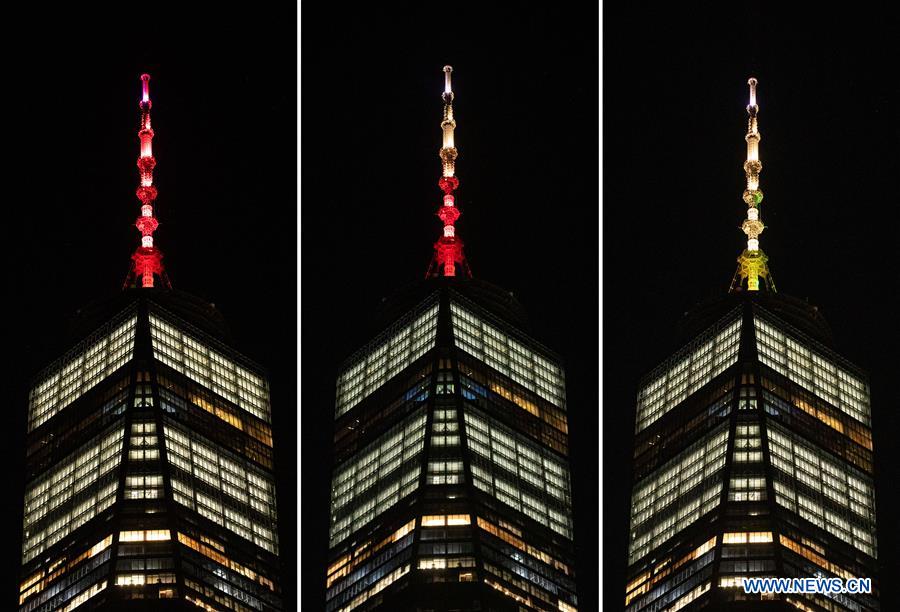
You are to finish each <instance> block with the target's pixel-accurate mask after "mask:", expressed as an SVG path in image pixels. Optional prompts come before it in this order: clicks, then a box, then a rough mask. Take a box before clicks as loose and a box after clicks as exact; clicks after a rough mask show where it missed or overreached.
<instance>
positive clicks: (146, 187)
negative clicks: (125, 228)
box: [125, 74, 171, 289]
mask: <svg viewBox="0 0 900 612" xmlns="http://www.w3.org/2000/svg"><path fill="white" fill-rule="evenodd" d="M141 85H142V89H141V93H142V95H141V102H140V109H141V127H140V130H139V131H138V139H139V140H140V142H141V154H140V157H138V161H137V166H138V170H139V171H140V177H141V184H140V186H138V188H137V191H136V192H135V193H136V195H137V197H138V199H139V200H140V201H141V216H140V217H138V219H137V221H135V223H134V225H135V227H137V229H138V231H139V232H140V233H141V246H139V247H138V248H137V249H136V250H135V252H134V254H133V255H132V256H131V262H132V263H131V270H130V271H129V272H128V277H127V278H126V279H125V287H126V288H127V287H132V286H138V282H140V286H141V287H145V288H151V287H153V286H154V285H155V281H154V275H155V276H158V277H159V279H160V282H161V283H162V285H163V286H164V287H166V288H167V289H171V285H170V283H169V278H168V276H167V275H166V273H165V268H164V267H163V264H162V258H163V254H162V251H160V250H159V249H158V248H156V246H154V244H153V232H155V231H156V228H157V227H159V221H157V220H156V217H154V216H153V202H154V201H155V200H156V195H157V192H156V187H154V186H153V168H155V167H156V158H154V157H153V128H152V127H151V126H150V108H151V107H152V106H153V103H152V102H150V75H149V74H142V75H141Z"/></svg>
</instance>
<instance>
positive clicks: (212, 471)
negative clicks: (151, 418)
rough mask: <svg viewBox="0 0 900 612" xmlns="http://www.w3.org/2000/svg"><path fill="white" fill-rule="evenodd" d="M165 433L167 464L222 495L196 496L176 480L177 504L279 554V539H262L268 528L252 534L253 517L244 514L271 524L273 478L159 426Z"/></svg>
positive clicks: (197, 493) (274, 516)
mask: <svg viewBox="0 0 900 612" xmlns="http://www.w3.org/2000/svg"><path fill="white" fill-rule="evenodd" d="M163 433H164V436H165V441H166V453H167V456H168V459H169V463H171V464H172V465H174V466H176V467H177V468H179V469H180V470H182V471H184V472H185V473H186V474H188V475H191V476H193V477H194V478H196V479H197V480H199V481H200V482H203V483H204V484H206V485H207V486H209V487H212V488H213V489H215V490H216V491H219V492H221V493H224V495H222V496H221V498H220V499H214V498H212V497H210V496H209V495H207V494H205V493H203V492H202V491H200V490H195V489H194V488H193V487H192V486H191V485H190V484H188V482H186V481H183V480H181V479H180V478H179V477H173V478H172V489H173V493H174V498H175V501H176V502H178V503H180V504H182V505H184V506H187V507H188V508H191V509H192V510H196V511H197V512H198V513H199V514H201V515H203V516H205V517H207V518H208V519H210V520H212V521H214V522H216V523H217V524H219V525H222V526H224V527H226V528H227V529H230V530H231V531H234V532H235V533H237V534H238V535H241V536H242V537H245V538H246V539H248V540H250V541H251V542H253V543H254V544H256V545H258V546H261V547H262V548H264V549H266V550H268V551H269V552H273V553H277V547H278V541H277V537H275V536H274V535H272V536H271V537H268V536H265V535H264V534H265V533H270V534H271V533H272V532H271V530H269V529H267V528H266V529H265V531H264V532H257V531H256V530H254V529H252V528H251V526H252V525H258V524H259V521H258V519H251V518H250V516H251V515H250V514H249V513H247V512H246V508H247V507H250V508H253V509H254V510H256V511H257V512H258V513H259V514H261V515H262V516H264V517H266V518H267V519H268V521H269V523H268V524H271V525H274V524H275V522H276V520H277V511H276V507H275V483H274V481H273V480H272V478H271V477H270V476H268V475H267V474H263V473H262V472H258V471H257V470H255V469H253V468H252V467H251V466H250V465H249V464H244V463H242V462H240V461H238V460H236V459H234V458H231V457H230V456H228V455H226V454H224V453H220V452H218V451H217V450H216V449H215V448H214V447H212V446H211V445H207V444H204V443H202V442H199V441H197V440H194V439H190V438H188V436H187V435H186V434H185V433H184V432H183V431H181V430H179V429H177V428H175V427H171V426H169V425H168V424H166V425H163ZM176 481H177V483H178V484H177V485H176V484H175V483H176ZM260 529H262V527H261V526H260Z"/></svg>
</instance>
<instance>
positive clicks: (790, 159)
mask: <svg viewBox="0 0 900 612" xmlns="http://www.w3.org/2000/svg"><path fill="white" fill-rule="evenodd" d="M223 6H224V5H212V4H210V5H207V6H205V7H204V10H202V11H200V10H196V11H195V12H194V13H190V12H189V11H187V10H177V9H176V8H174V7H171V6H166V7H162V6H159V7H152V8H151V7H148V8H147V10H146V11H145V12H143V13H138V12H137V11H134V12H128V13H125V12H122V13H115V12H113V11H104V12H103V13H102V14H100V13H99V12H97V14H91V13H90V12H79V13H77V14H75V13H74V12H73V14H70V15H69V14H60V13H54V14H53V15H52V17H51V16H50V15H31V16H30V17H29V19H24V20H22V21H21V23H20V25H21V29H20V32H21V33H22V34H23V35H24V36H25V38H26V39H27V44H23V45H20V46H18V47H17V48H16V49H14V50H10V52H8V53H7V54H6V55H5V57H6V58H7V60H8V65H7V66H6V68H5V70H4V75H3V81H4V95H3V96H2V98H0V110H2V116H3V117H4V143H5V149H6V151H7V155H6V156H5V159H4V165H3V168H2V170H0V176H2V177H3V179H4V180H3V183H2V184H3V188H2V189H3V192H4V194H5V195H4V202H5V205H4V207H3V210H4V221H3V228H4V229H5V231H4V232H3V238H4V240H3V243H4V247H5V261H6V263H7V265H6V274H7V276H6V283H5V286H6V295H7V296H8V297H7V299H6V305H7V311H8V314H7V316H6V317H5V318H4V331H5V334H4V337H5V339H6V343H5V344H6V351H5V355H6V363H5V365H6V368H5V371H6V373H7V380H6V384H5V385H3V393H4V398H3V399H4V400H5V405H6V409H7V414H8V415H11V416H10V418H8V419H7V421H6V427H7V429H8V430H9V431H11V432H12V433H10V434H8V436H7V438H6V440H7V444H4V452H5V453H6V457H5V458H6V465H9V466H12V468H11V469H10V475H9V477H8V481H7V497H8V500H9V503H8V504H7V508H8V513H7V521H8V522H7V524H8V525H11V527H10V528H8V529H7V530H6V531H5V536H4V538H5V540H4V547H3V550H4V551H5V554H4V560H5V562H6V565H7V567H8V568H9V569H8V571H7V572H6V574H5V575H6V576H7V577H8V579H7V581H6V586H5V587H4V591H3V594H2V601H4V602H8V604H6V605H3V604H0V608H3V609H6V608H9V609H12V608H13V607H14V605H15V604H13V597H16V596H17V593H18V562H19V558H20V551H21V518H22V508H21V503H20V498H21V493H22V491H23V488H24V482H23V479H22V469H21V466H22V461H23V459H24V449H23V447H22V442H23V432H24V430H25V406H26V393H27V389H28V384H29V382H30V379H31V377H32V376H33V375H34V374H35V373H36V372H37V371H38V370H39V369H40V368H41V367H43V366H44V365H46V363H48V362H49V361H50V360H52V359H53V358H55V357H57V356H58V355H59V354H61V353H62V352H64V351H65V350H66V348H68V346H67V343H66V341H65V339H64V332H65V329H66V326H67V323H68V321H69V320H70V319H71V318H72V316H73V315H74V314H75V312H76V310H77V309H78V308H79V307H81V306H83V305H85V304H87V303H89V302H91V301H93V300H95V299H97V298H100V297H103V296H105V295H113V294H115V293H116V292H117V291H118V289H119V287H120V286H121V283H122V281H123V279H124V276H125V273H126V272H127V269H128V266H127V264H128V257H129V255H130V253H131V252H132V251H133V249H134V247H135V245H136V243H137V240H138V238H137V232H136V231H135V229H134V228H133V227H132V225H131V224H132V223H133V220H134V218H135V216H136V215H137V213H138V202H137V200H136V198H135V197H134V195H133V194H134V189H135V186H136V184H137V169H136V167H135V160H136V158H137V154H138V142H137V137H136V130H137V125H138V109H137V102H138V96H139V87H140V83H139V80H138V77H139V75H140V74H141V73H142V72H145V71H147V72H150V73H151V74H152V75H153V81H152V82H151V94H152V98H153V103H154V107H153V127H154V129H155V130H156V134H157V135H156V138H155V139H154V154H155V155H156V157H157V159H158V166H157V169H156V172H155V179H156V180H155V182H156V184H157V185H158V187H159V190H160V196H159V200H158V209H157V210H158V216H159V218H160V221H161V227H160V229H159V230H158V232H157V234H156V236H157V242H158V244H159V246H160V247H161V248H162V249H163V251H164V252H165V254H166V262H167V264H168V270H169V273H170V275H171V278H172V281H173V284H174V285H175V286H176V287H177V288H179V289H182V290H185V291H188V292H191V293H194V294H196V295H199V296H201V297H204V298H206V299H208V300H209V301H211V302H214V303H215V304H216V306H217V307H218V308H219V309H220V310H221V312H222V313H223V314H224V316H225V317H226V319H227V320H228V322H229V323H230V326H231V329H232V332H233V335H234V339H235V344H236V346H238V347H239V348H240V349H242V351H243V352H244V353H246V354H247V355H248V356H249V357H251V358H253V359H255V360H256V361H259V362H260V363H262V364H264V365H265V366H267V367H268V368H269V370H270V373H271V386H272V399H273V409H274V420H275V436H276V437H275V448H276V465H277V470H278V482H277V486H278V498H279V514H280V517H281V521H280V529H281V540H282V553H283V558H284V572H285V585H284V586H285V593H286V595H287V598H286V604H287V606H286V609H293V608H294V606H295V602H299V603H300V604H302V609H304V610H311V611H312V610H318V609H321V608H322V607H323V604H324V589H323V586H324V585H323V572H324V567H325V562H326V553H327V551H326V548H327V525H328V513H327V509H328V495H329V492H328V488H329V481H330V467H331V454H330V446H331V436H332V433H333V429H332V428H333V406H334V379H335V376H336V374H337V368H338V365H339V363H340V361H341V360H342V359H343V358H344V357H346V356H347V355H348V354H349V353H351V352H352V351H353V350H355V349H356V348H358V347H359V346H360V345H361V344H363V343H364V342H365V341H366V340H368V338H369V336H370V335H371V334H372V332H373V331H374V330H373V329H372V324H373V319H374V313H375V311H376V310H377V308H378V306H379V304H380V303H381V300H382V298H384V297H389V296H390V295H391V294H392V293H394V292H395V291H397V290H398V289H400V288H401V287H403V286H404V285H406V284H408V283H410V282H412V281H415V280H417V279H419V278H421V277H422V276H423V275H424V272H425V269H426V267H427V265H428V262H429V260H430V257H431V245H432V243H433V241H434V240H435V239H436V237H437V236H438V235H439V232H440V222H439V221H438V220H437V218H436V217H435V216H434V212H435V210H436V209H437V207H438V205H439V203H440V192H439V190H438V189H437V185H436V183H437V179H438V176H439V172H440V163H439V159H438V156H437V151H438V148H439V147H440V129H439V122H440V113H441V101H440V92H441V88H442V74H441V67H442V66H443V65H444V64H448V63H449V64H452V65H453V66H454V91H455V92H456V102H455V109H456V119H457V123H458V127H457V130H456V141H457V146H458V148H459V151H460V156H459V159H458V161H457V173H458V176H459V177H460V181H461V185H460V189H459V191H458V202H459V206H460V209H461V210H462V213H463V216H462V217H461V219H460V221H459V222H458V223H457V228H458V231H459V235H460V236H461V237H462V238H463V239H464V240H465V241H466V254H467V256H468V259H469V262H470V264H471V266H472V270H473V273H474V274H475V276H477V277H478V278H481V279H484V280H487V281H490V282H493V283H496V284H498V285H500V286H503V287H505V288H507V289H509V290H511V291H513V292H514V293H515V295H516V296H517V297H518V298H519V300H520V302H521V303H522V304H523V305H524V306H525V308H526V310H527V311H528V313H529V315H530V320H531V326H532V330H531V331H532V333H533V335H534V336H535V337H537V338H538V339H540V340H541V341H543V342H544V343H545V344H547V345H548V346H550V347H552V348H554V349H556V350H557V351H558V352H559V353H560V354H561V355H562V356H563V358H564V360H565V363H566V371H567V378H568V404H569V417H570V430H571V432H572V439H571V443H572V444H571V446H572V465H573V478H574V503H575V517H574V519H575V529H576V539H577V546H578V559H577V566H576V571H577V572H578V576H579V582H578V583H579V603H580V605H579V610H583V611H590V610H595V609H598V608H599V606H600V604H601V597H600V593H602V603H603V604H604V608H605V609H609V610H619V609H621V607H622V588H623V586H624V571H625V550H626V536H627V516H628V510H629V497H630V481H629V478H630V474H629V469H630V461H631V460H630V457H631V451H632V432H633V423H634V409H635V407H634V398H635V395H636V392H637V384H638V379H639V378H640V377H641V375H642V374H644V373H645V372H646V371H647V370H649V369H650V368H652V367H653V366H654V365H656V364H657V363H658V362H659V361H661V360H662V359H664V358H665V357H666V356H667V355H668V354H669V353H670V352H671V351H672V350H673V349H674V348H676V347H675V346H674V344H673V342H674V327H675V325H676V323H677V322H678V321H679V319H680V318H681V317H682V315H683V313H684V312H685V311H687V310H689V309H690V308H691V307H692V306H693V305H694V304H696V303H697V302H698V301H700V300H702V299H704V298H706V297H709V296H710V295H712V294H714V293H716V292H722V291H725V290H726V289H727V287H728V283H729V282H730V280H731V276H732V274H733V273H734V267H735V265H736V264H735V261H734V260H735V257H736V256H737V255H738V253H739V252H740V250H741V248H742V244H743V234H742V233H741V232H740V230H739V229H738V226H739V225H740V222H741V220H742V219H743V216H744V214H745V207H744V205H743V203H742V202H741V199H740V196H741V191H742V190H743V171H742V169H741V164H742V162H743V159H744V154H745V145H744V141H743V134H744V129H745V122H746V112H745V110H744V106H745V105H746V103H747V86H746V79H747V77H748V76H750V75H751V74H753V75H754V76H756V77H757V78H758V79H759V105H760V115H759V118H760V119H759V120H760V129H761V132H762V142H761V158H762V161H763V163H764V169H763V173H762V181H761V186H762V189H763V190H764V191H765V194H766V200H765V205H764V206H765V208H764V211H763V218H764V220H765V222H766V224H767V226H768V229H767V230H766V232H765V233H764V234H763V236H762V244H763V248H764V249H765V250H766V252H767V253H768V254H769V256H770V266H771V268H772V270H773V273H774V275H775V279H776V281H777V284H778V288H779V291H781V292H784V293H787V294H790V295H793V296H796V297H799V298H807V299H808V300H809V301H810V303H813V304H816V305H818V306H819V308H820V309H821V311H822V312H823V313H824V315H825V317H826V318H827V320H828V321H829V323H830V324H831V327H832V328H833V330H834V335H835V341H836V346H837V349H838V350H839V352H841V353H842V354H844V355H845V356H846V357H847V358H849V359H850V360H851V361H854V362H855V363H857V364H859V365H860V366H862V367H863V368H864V369H866V370H868V371H869V372H870V374H871V386H872V401H873V413H874V414H873V427H874V437H875V440H874V443H875V453H876V502H877V517H878V525H879V542H878V544H879V553H880V554H879V563H880V564H881V566H882V570H881V579H882V588H883V604H882V607H883V609H884V610H885V611H888V610H897V609H900V592H898V585H897V581H896V580H891V577H892V576H893V577H895V576H900V566H898V554H900V553H898V551H900V540H898V533H897V526H896V519H895V517H897V516H898V515H900V505H898V500H897V499H895V498H896V497H897V496H896V495H894V489H895V485H894V483H896V482H897V479H898V478H900V473H898V471H897V451H896V440H897V439H898V417H897V412H896V410H897V407H898V406H900V391H898V389H900V387H897V386H896V384H895V379H896V368H897V364H898V363H900V352H898V343H897V341H896V338H897V337H898V336H900V334H898V324H897V318H896V316H897V315H896V313H897V311H898V303H897V294H898V280H900V276H898V273H897V255H896V245H897V243H898V240H897V228H896V225H897V224H896V220H895V216H896V214H897V213H896V211H897V202H898V198H897V194H896V188H895V182H896V179H897V177H898V176H900V160H898V150H900V134H898V127H897V126H898V123H897V118H898V112H897V109H898V108H900V99H898V96H897V91H896V85H895V82H894V74H895V73H896V67H895V66H894V65H893V64H894V63H895V62H894V57H895V55H896V52H895V45H896V41H897V40H898V39H900V32H898V29H897V26H896V23H895V22H891V21H889V18H888V14H887V11H886V9H885V11H884V12H879V11H878V10H874V9H873V10H872V11H871V12H866V11H864V10H863V9H858V10H856V11H855V12H854V13H853V14H829V15H827V16H818V17H815V18H814V17H812V16H811V15H808V14H807V15H804V16H794V15H790V14H787V13H782V12H780V11H774V10H772V9H767V8H763V9H755V10H747V11H742V12H741V11H739V12H735V13H734V14H725V13H724V12H723V11H721V10H718V9H716V10H713V9H711V8H709V7H700V6H697V7H693V8H691V7H688V6H686V5H684V4H683V3H679V4H677V5H676V6H673V7H672V8H670V9H667V10H666V11H664V12H658V11H656V12H654V11H651V10H650V9H649V8H647V7H646V6H645V5H643V4H638V3H629V4H628V5H627V6H626V7H624V8H621V7H619V8H615V9H613V8H606V9H604V14H603V20H604V25H603V28H602V30H601V29H600V28H599V27H598V15H597V13H596V12H595V10H593V9H589V8H583V7H579V8H577V9H576V8H575V6H576V5H568V6H565V7H563V6H561V5H560V8H547V7H546V6H542V8H536V7H531V6H528V5H522V4H509V5H507V7H506V8H505V9H504V10H496V12H494V13H491V12H490V11H489V10H488V9H487V8H476V6H474V5H466V6H459V5H454V4H447V5H429V6H430V8H429V9H402V10H401V9H391V8H385V7H384V6H377V7H376V6H374V5H370V8H368V9H365V10H358V9H355V8H354V9H353V10H351V8H350V7H349V5H338V4H334V3H332V4H330V5H329V6H330V8H324V9H323V8H322V7H317V8H316V9H315V10H313V9H310V10H308V11H306V10H305V11H304V12H303V14H302V19H303V27H302V30H301V32H300V36H299V38H300V46H301V52H302V62H301V65H300V82H299V86H300V89H299V100H298V90H297V86H298V82H297V68H298V67H297V62H296V57H297V56H296V46H297V42H298V33H297V31H296V27H295V24H296V19H295V17H296V15H295V14H294V12H293V10H292V8H293V7H291V6H289V5H285V7H284V8H280V9H274V8H270V7H269V6H263V5H256V6H254V7H250V8H247V7H244V8H243V9H241V10H240V11H238V10H237V9H234V10H233V12H228V11H227V10H223V9H222V8H221V7H223ZM272 6H274V5H272ZM485 6H486V5H485ZM711 6H714V5H711ZM738 6H740V5H737V4H735V5H734V7H735V8H737V7H738ZM878 6H881V7H886V6H887V4H886V3H882V4H880V5H878ZM445 7H446V10H445V12H443V13H441V12H439V9H442V8H445ZM142 15H143V16H142ZM145 16H146V17H145ZM144 21H145V22H146V23H147V34H146V35H145V36H144V37H143V39H142V38H141V34H140V26H141V23H142V22H144ZM8 44H9V41H6V42H4V43H3V45H4V46H6V45H8ZM601 46H602V49H603V79H602V81H598V69H599V56H598V50H599V48H600V47H601ZM13 51H14V52H13ZM601 92H602V95H601ZM601 98H602V113H599V114H598V108H599V107H598V104H599V103H600V101H601ZM298 102H299V104H300V118H301V129H300V147H301V159H300V183H301V190H300V202H301V203H300V206H299V208H298V206H297V204H296V201H297V167H298V166H297V156H296V152H297V123H296V119H297V104H298ZM601 118H602V130H603V131H602V133H603V138H602V141H601V140H600V138H599V136H598V124H599V120H600V119H601ZM601 146H602V155H603V157H602V172H603V177H602V183H601V181H600V180H599V177H598V164H599V162H600V158H599V156H598V147H601ZM601 196H602V204H601V207H600V208H598V205H597V202H598V198H600V197H601ZM298 210H299V211H300V224H301V230H300V235H299V239H300V245H301V249H300V255H301V260H300V278H301V282H300V285H299V287H298V285H297V266H298V262H297V259H296V247H297V244H298V243H297V240H298V235H297V232H296V221H297V212H298ZM598 223H601V224H602V232H598ZM601 256H602V267H601V265H600V261H599V259H600V257H601ZM598 278H599V279H600V282H598ZM298 290H299V292H300V301H299V304H298V295H297V291H298ZM298 312H299V317H300V319H299V323H300V329H301V336H300V343H299V346H298V345H297V342H296V331H297V315H298ZM598 313H599V316H598ZM601 332H602V338H603V340H602V343H601V345H600V347H599V349H600V351H602V353H601V352H600V351H598V340H597V339H598V333H601ZM298 350H299V358H300V364H301V365H300V368H299V373H300V385H301V393H300V397H299V398H298V397H297V396H296V386H295V385H296V383H297V372H298V368H297V357H298ZM601 377H602V383H603V384H602V396H601V393H600V392H599V388H598V383H599V382H601ZM892 383H894V384H893V385H892ZM298 400H299V403H298ZM601 400H602V401H601ZM298 413H299V416H300V429H301V431H302V436H301V440H300V447H299V451H300V452H299V457H298V455H297V450H298V448H297V436H296V434H295V431H296V425H297V421H296V419H297V415H298ZM601 414H602V418H600V417H601ZM600 429H602V436H601V435H600V433H599V430H600ZM598 438H599V439H600V440H601V442H602V448H601V447H600V445H599V444H598ZM298 458H299V462H300V463H299V466H300V479H299V480H298V478H297V476H298V472H297V470H298V464H297V463H296V459H298ZM298 483H299V495H300V497H299V500H298V499H297V497H296V494H297V493H298V490H297V486H298ZM298 501H299V504H300V505H299V512H298ZM295 517H296V518H295ZM598 517H599V518H598ZM298 526H299V527H300V538H301V548H300V550H299V551H298V550H296V548H295V547H294V546H293V542H294V540H295V537H296V535H297V528H298ZM298 554H299V565H298ZM298 572H299V576H300V583H299V585H297V584H296V583H295V579H296V578H295V577H296V576H297V575H298ZM297 586H299V587H300V589H301V595H300V596H299V597H297V596H296V592H295V591H296V587H297Z"/></svg>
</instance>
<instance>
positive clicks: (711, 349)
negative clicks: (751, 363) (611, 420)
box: [635, 312, 741, 432]
mask: <svg viewBox="0 0 900 612" xmlns="http://www.w3.org/2000/svg"><path fill="white" fill-rule="evenodd" d="M740 339H741V318H740V317H739V316H737V313H736V312H732V313H729V314H728V315H726V317H725V318H723V319H722V321H720V322H719V323H716V324H715V325H714V326H712V327H711V328H710V329H709V330H707V331H706V332H704V333H703V334H701V335H700V336H699V337H698V338H697V339H696V340H695V341H694V342H692V343H691V344H689V345H687V346H685V347H684V348H682V349H681V350H679V351H678V352H677V353H675V354H674V355H673V356H672V357H670V358H669V360H668V361H666V362H665V363H664V364H663V365H661V366H659V367H658V368H656V370H654V371H653V372H651V373H650V374H649V375H648V377H647V379H648V380H649V381H650V382H649V383H647V384H646V385H645V386H644V387H643V388H642V389H641V391H640V392H639V393H638V398H637V423H636V427H635V432H639V431H641V430H643V429H646V428H647V427H649V426H650V425H651V424H652V423H653V422H654V421H656V420H657V419H659V418H660V417H661V416H663V415H664V414H665V413H667V412H668V411H669V410H671V409H672V408H674V407H675V406H677V405H678V404H679V403H681V402H682V401H684V400H685V399H687V397H688V396H689V395H690V394H692V393H694V392H695V391H697V390H699V389H700V387H702V386H703V385H705V384H706V383H708V382H709V381H710V380H712V379H713V378H715V377H716V376H718V375H719V374H721V373H722V372H724V371H725V370H726V369H727V368H728V367H729V366H731V365H732V364H733V363H735V362H736V361H737V358H738V348H739V347H740Z"/></svg>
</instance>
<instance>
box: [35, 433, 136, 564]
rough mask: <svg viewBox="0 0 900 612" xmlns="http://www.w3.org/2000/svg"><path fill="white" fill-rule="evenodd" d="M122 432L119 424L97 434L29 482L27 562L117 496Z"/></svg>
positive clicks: (109, 503) (104, 507)
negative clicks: (53, 467)
mask: <svg viewBox="0 0 900 612" xmlns="http://www.w3.org/2000/svg"><path fill="white" fill-rule="evenodd" d="M123 437H124V430H123V429H122V428H121V427H120V428H118V429H116V430H114V431H110V432H108V433H106V434H105V435H103V436H102V437H100V436H98V437H97V438H94V439H93V440H91V441H90V442H88V443H87V444H85V445H84V446H82V447H81V448H80V449H79V450H77V451H75V452H74V453H72V454H70V455H68V456H66V457H63V458H62V459H61V460H60V461H59V462H58V464H57V465H58V467H56V468H55V469H51V470H50V471H48V472H46V473H45V474H44V475H43V476H41V477H40V478H39V479H38V480H36V481H34V482H32V483H30V484H29V485H27V487H26V490H25V517H24V538H25V542H24V545H23V552H22V561H23V563H27V562H28V561H30V560H31V559H33V558H35V557H36V556H37V555H39V554H40V553H41V552H43V551H44V550H45V549H46V548H49V547H50V546H52V545H53V544H55V543H56V542H58V541H60V540H61V539H62V538H64V537H66V536H67V535H68V534H69V533H71V532H72V531H74V530H75V529H77V528H78V527H80V526H81V525H83V524H84V523H86V522H87V521H89V520H90V519H92V518H93V517H94V516H96V515H97V514H99V513H100V512H102V511H104V510H106V509H107V508H109V507H110V506H111V505H112V504H113V503H114V502H115V499H116V491H117V489H118V486H119V479H118V476H117V474H116V471H115V468H116V467H118V465H119V464H120V462H121V457H122V454H121V451H122V440H123ZM86 493H90V495H85V494H86ZM78 500H81V501H78ZM51 512H52V514H51Z"/></svg>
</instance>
